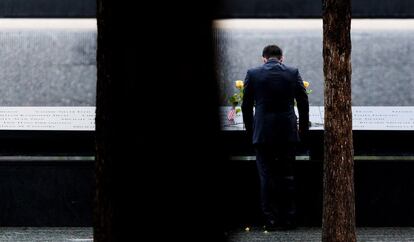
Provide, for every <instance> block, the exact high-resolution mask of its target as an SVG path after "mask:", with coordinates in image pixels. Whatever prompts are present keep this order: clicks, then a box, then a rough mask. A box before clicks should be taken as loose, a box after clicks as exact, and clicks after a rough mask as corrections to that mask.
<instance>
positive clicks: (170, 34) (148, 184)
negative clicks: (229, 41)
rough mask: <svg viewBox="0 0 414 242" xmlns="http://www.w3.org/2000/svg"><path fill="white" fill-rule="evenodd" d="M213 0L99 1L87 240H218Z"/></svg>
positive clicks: (219, 159) (219, 160)
mask: <svg viewBox="0 0 414 242" xmlns="http://www.w3.org/2000/svg"><path fill="white" fill-rule="evenodd" d="M213 2H214V1H211V0H200V1H190V0H188V1H186V0H184V1H164V2H159V1H149V2H148V1H147V2H145V4H144V3H142V4H141V3H138V2H136V1H135V2H126V1H113V0H97V6H98V51H97V67H98V83H97V100H96V106H97V107H96V144H97V145H96V147H97V149H96V185H97V188H96V196H95V197H96V199H95V216H94V218H95V222H94V239H95V242H118V241H139V240H143V239H144V240H146V241H182V242H185V241H221V239H222V238H223V235H224V233H223V231H222V230H221V226H218V223H220V222H221V219H220V218H218V217H217V216H218V214H220V211H219V207H218V204H219V199H221V195H220V192H219V188H220V185H221V184H220V172H221V170H222V169H223V166H224V165H225V164H224V162H223V160H224V156H221V153H220V151H219V148H220V146H219V145H220V144H219V127H220V126H219V117H218V113H217V104H218V98H217V86H216V80H215V76H214V73H215V72H214V69H213V60H214V59H213V47H212V29H211V23H212V11H213V9H214V4H213ZM136 5H140V6H136Z"/></svg>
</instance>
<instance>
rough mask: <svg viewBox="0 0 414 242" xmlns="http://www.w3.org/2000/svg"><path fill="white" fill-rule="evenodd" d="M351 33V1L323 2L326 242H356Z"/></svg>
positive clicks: (324, 217)
mask: <svg viewBox="0 0 414 242" xmlns="http://www.w3.org/2000/svg"><path fill="white" fill-rule="evenodd" d="M350 29H351V0H323V59H324V68H323V69H324V75H325V138H324V140H325V141H324V147H325V152H324V157H325V160H324V182H323V185H324V187H323V190H324V199H323V221H322V241H325V242H337V241H338V242H339V241H341V242H352V241H356V234H355V198H354V180H353V178H354V171H353V169H354V161H353V140H352V107H351V72H352V70H351V38H350Z"/></svg>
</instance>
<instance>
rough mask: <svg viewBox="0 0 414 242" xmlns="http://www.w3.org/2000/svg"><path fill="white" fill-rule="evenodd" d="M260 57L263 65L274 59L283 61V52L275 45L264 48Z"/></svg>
mask: <svg viewBox="0 0 414 242" xmlns="http://www.w3.org/2000/svg"><path fill="white" fill-rule="evenodd" d="M262 57H263V62H264V63H266V62H267V61H268V60H269V59H270V58H276V59H278V60H279V61H283V52H282V49H281V48H280V47H279V46H277V45H268V46H266V47H264V49H263V53H262Z"/></svg>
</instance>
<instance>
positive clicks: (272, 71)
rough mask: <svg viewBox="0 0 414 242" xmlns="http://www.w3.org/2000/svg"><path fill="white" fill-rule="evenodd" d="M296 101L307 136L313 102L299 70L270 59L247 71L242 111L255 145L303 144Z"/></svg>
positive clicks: (303, 130)
mask: <svg viewBox="0 0 414 242" xmlns="http://www.w3.org/2000/svg"><path fill="white" fill-rule="evenodd" d="M295 99H296V103H297V108H298V113H299V129H300V130H301V133H305V132H307V130H308V129H309V126H308V125H309V102H308V95H307V94H306V89H305V86H304V85H303V81H302V78H301V77H300V74H299V71H298V69H296V68H292V67H288V66H286V65H284V64H282V63H280V62H279V61H278V60H276V59H270V60H269V61H268V62H267V63H265V64H264V65H262V66H260V67H257V68H253V69H250V70H248V71H247V75H246V79H245V81H244V96H243V103H242V112H243V120H244V123H245V127H246V130H247V132H248V134H249V135H251V137H252V141H253V144H277V143H285V142H298V141H300V138H299V134H298V127H297V117H296V114H295V111H294V100H295ZM253 107H255V111H254V115H253Z"/></svg>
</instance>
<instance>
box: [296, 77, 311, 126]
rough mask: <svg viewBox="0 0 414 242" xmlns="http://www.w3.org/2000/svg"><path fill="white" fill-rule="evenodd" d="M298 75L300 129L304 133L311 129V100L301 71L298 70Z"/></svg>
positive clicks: (297, 98) (297, 99)
mask: <svg viewBox="0 0 414 242" xmlns="http://www.w3.org/2000/svg"><path fill="white" fill-rule="evenodd" d="M296 75H297V77H296V89H295V99H296V104H297V107H298V113H299V131H300V132H301V133H303V132H306V131H308V130H309V101H308V94H307V93H306V88H305V86H304V85H303V80H302V77H301V76H300V74H299V71H297V73H296Z"/></svg>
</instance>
